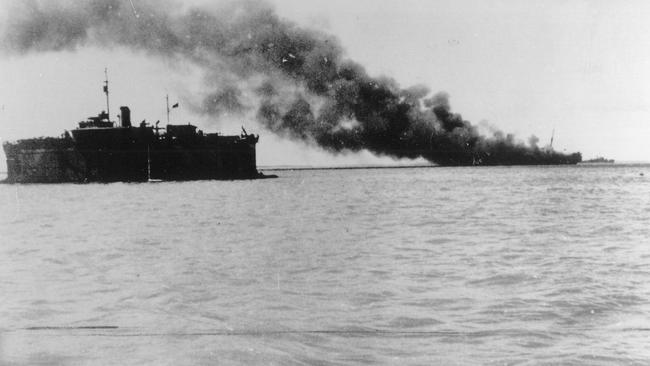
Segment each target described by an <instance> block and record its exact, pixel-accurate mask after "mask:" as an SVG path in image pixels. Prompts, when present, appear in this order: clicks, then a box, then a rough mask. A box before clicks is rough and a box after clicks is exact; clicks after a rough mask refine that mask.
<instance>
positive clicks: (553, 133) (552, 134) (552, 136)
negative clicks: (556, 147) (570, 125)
mask: <svg viewBox="0 0 650 366" xmlns="http://www.w3.org/2000/svg"><path fill="white" fill-rule="evenodd" d="M554 137H555V128H554V129H553V132H552V133H551V149H552V148H553V138H554Z"/></svg>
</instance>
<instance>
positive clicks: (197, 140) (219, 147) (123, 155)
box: [3, 128, 263, 183]
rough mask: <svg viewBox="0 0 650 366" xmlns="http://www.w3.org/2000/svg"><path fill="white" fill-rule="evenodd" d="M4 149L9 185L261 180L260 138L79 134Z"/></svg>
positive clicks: (141, 132)
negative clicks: (257, 149)
mask: <svg viewBox="0 0 650 366" xmlns="http://www.w3.org/2000/svg"><path fill="white" fill-rule="evenodd" d="M73 136H74V137H67V138H65V137H62V138H40V139H28V140H20V141H17V142H12V143H5V144H4V145H3V148H4V150H5V154H6V156H7V178H6V180H5V182H6V183H84V182H118V181H120V182H146V181H151V180H152V179H155V180H163V181H167V180H171V181H182V180H202V179H256V178H261V177H263V176H262V175H261V174H260V173H258V171H257V168H256V159H255V144H256V142H257V137H256V136H253V135H249V136H241V137H240V136H219V135H217V134H212V135H205V136H194V137H192V138H191V139H183V138H182V136H181V137H179V136H167V137H165V138H161V137H159V136H156V135H155V134H154V133H153V131H152V130H151V129H150V128H146V129H140V128H126V129H121V128H113V129H104V130H100V129H96V130H75V131H73Z"/></svg>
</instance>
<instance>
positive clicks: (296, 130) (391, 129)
mask: <svg viewBox="0 0 650 366" xmlns="http://www.w3.org/2000/svg"><path fill="white" fill-rule="evenodd" d="M8 14H11V16H10V17H9V18H8V19H7V20H6V21H5V22H4V29H3V30H2V33H1V42H2V47H3V48H4V49H5V50H6V51H9V52H13V53H17V54H23V53H29V52H44V51H60V50H74V49H77V48H81V47H84V46H86V45H99V46H102V47H116V46H117V47H127V48H130V49H134V50H141V51H145V52H146V53H147V54H148V55H151V56H155V57H165V58H171V59H180V60H186V61H190V62H192V63H193V64H196V65H198V66H200V67H201V68H202V70H204V72H205V78H206V85H218V86H217V87H214V88H213V90H212V91H211V92H210V93H208V94H207V95H206V96H205V98H204V100H203V102H202V103H201V112H203V113H205V114H208V115H212V116H215V117H216V116H220V115H222V114H225V113H240V114H241V113H248V114H252V115H255V116H256V118H257V120H258V121H259V122H261V123H262V124H263V125H264V126H265V127H266V128H267V129H269V130H270V131H273V132H275V133H278V134H281V135H284V136H287V137H290V138H295V139H301V140H303V141H307V142H315V143H317V144H318V145H320V146H321V147H323V148H325V149H327V150H329V151H332V152H339V151H342V150H352V151H359V150H363V149H366V150H369V151H372V152H374V153H376V154H379V155H388V156H392V157H397V158H418V157H424V158H426V159H428V160H430V161H432V162H435V163H438V164H442V165H471V164H484V165H494V164H508V165H509V164H551V163H575V162H577V161H579V160H580V154H579V153H576V154H572V155H564V154H560V153H556V152H554V151H552V150H550V149H540V148H538V147H537V139H536V138H531V139H530V146H526V145H524V144H523V143H517V142H515V140H514V138H513V137H512V136H511V135H505V136H504V135H503V133H500V132H497V133H495V134H494V136H491V137H484V136H482V135H480V134H479V132H478V129H477V128H476V127H475V126H473V125H472V124H471V123H469V122H468V121H465V120H464V119H463V118H462V116H461V115H459V114H456V113H453V112H452V110H451V107H450V103H449V97H448V96H447V95H446V94H444V93H438V94H436V95H433V96H432V97H428V95H429V89H428V88H426V87H423V86H415V87H411V88H406V89H402V88H400V87H399V85H398V84H397V83H396V82H395V81H394V80H392V79H389V78H374V77H370V76H369V75H368V74H367V73H366V71H365V69H364V68H363V67H362V66H361V65H359V64H358V63H355V62H353V61H350V60H346V59H345V58H344V55H343V51H342V49H341V46H340V45H339V42H338V40H337V39H336V38H334V37H332V36H330V35H327V34H325V33H322V32H319V31H315V30H310V29H303V28H300V27H298V26H296V25H295V24H293V23H290V22H287V21H285V20H283V19H281V18H279V17H278V16H277V15H276V14H275V12H274V9H273V8H272V7H271V6H270V5H269V4H267V3H265V2H262V1H254V0H245V1H232V2H221V3H218V4H217V5H211V6H204V7H193V8H188V9H186V8H184V7H183V6H181V5H180V4H178V3H175V2H173V1H171V0H162V1H161V0H155V1H154V0H138V1H136V2H131V1H126V0H75V1H72V0H67V1H57V2H56V4H54V2H52V1H45V0H27V1H25V0H23V1H21V2H14V3H13V4H12V7H11V10H10V11H9V12H8Z"/></svg>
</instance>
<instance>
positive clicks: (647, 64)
mask: <svg viewBox="0 0 650 366" xmlns="http://www.w3.org/2000/svg"><path fill="white" fill-rule="evenodd" d="M126 1H129V0H125V2H126ZM202 2H206V1H202V0H192V1H188V4H189V3H192V4H194V3H202ZM272 2H273V3H274V4H276V6H277V11H278V13H279V14H280V15H281V16H282V17H285V18H287V19H290V20H292V21H295V22H297V23H298V24H301V25H303V26H305V27H313V28H317V29H320V30H322V31H325V32H328V33H331V34H334V35H336V36H337V37H338V38H339V39H340V41H341V44H342V45H343V47H344V48H345V54H346V55H347V57H349V58H351V59H354V60H356V61H358V62H360V63H361V64H363V65H365V66H366V68H367V70H368V72H369V73H370V74H371V75H374V76H379V75H387V76H390V77H393V78H395V79H396V80H397V81H398V82H399V83H400V84H401V86H402V87H406V86H409V85H413V84H424V85H427V86H429V87H430V88H431V90H432V91H433V92H437V91H445V92H447V93H449V95H450V97H451V105H452V110H453V111H454V112H456V113H461V114H462V115H463V117H464V118H465V119H467V120H469V121H471V122H472V123H475V124H478V123H479V122H481V121H487V122H488V123H489V124H491V125H493V126H496V127H498V128H500V129H501V130H503V131H504V132H512V133H515V134H516V136H517V137H518V138H519V139H521V140H526V139H527V138H528V136H530V135H531V134H535V135H537V136H538V137H539V138H540V140H541V141H540V143H541V144H545V143H548V141H549V140H550V137H551V133H552V131H553V129H555V142H554V146H555V148H556V149H557V150H560V151H562V150H565V149H566V150H567V152H573V151H581V152H582V153H583V157H584V158H591V157H595V156H600V155H603V156H605V157H609V158H614V159H617V160H633V161H648V160H650V144H649V143H648V140H649V139H650V124H649V123H648V121H650V22H649V21H648V19H650V2H647V1H577V0H566V1H521V0H511V1H459V0H454V1H426V0H410V1H409V0H400V1H397V0H354V1H351V0H347V1H344V0H326V1H325V0H322V1H321V0H312V1H307V0H300V1H298V0H274V1H272ZM133 3H134V6H135V7H137V5H138V0H133ZM7 11H8V10H7V7H6V6H5V5H4V3H2V4H0V13H2V15H7ZM104 67H108V68H109V73H110V75H109V76H110V78H111V92H112V94H111V98H112V100H111V109H112V111H117V108H118V107H119V106H120V105H130V106H131V107H132V109H133V114H134V118H135V119H137V120H141V119H145V118H146V119H147V120H148V121H155V120H162V121H164V120H165V104H164V97H165V94H167V93H168V94H169V95H170V98H171V99H172V100H175V99H174V98H177V96H178V95H182V94H184V93H186V92H187V91H190V92H191V91H192V90H194V89H199V88H200V87H199V86H198V84H200V83H199V75H197V73H196V71H195V70H194V69H193V68H192V67H191V66H183V65H178V64H170V63H167V62H165V61H164V60H159V59H150V58H147V57H146V56H144V55H143V54H138V53H134V52H131V51H126V50H124V49H102V48H98V47H92V48H81V49H79V50H77V51H74V52H72V51H66V52H59V53H45V54H30V55H27V56H7V55H2V56H1V57H0V85H1V86H0V138H1V139H2V140H3V141H5V140H12V139H16V138H24V137H32V136H41V135H51V136H57V135H60V134H61V133H62V132H63V130H64V129H68V130H69V129H72V128H74V127H75V125H76V123H77V122H78V121H79V120H82V119H84V118H85V117H87V116H90V115H95V114H96V113H97V112H99V110H101V109H105V100H104V95H103V94H102V93H101V85H102V81H103V78H104V74H103V72H104ZM182 107H183V104H181V108H179V109H178V110H174V112H173V115H172V119H173V122H179V123H186V122H190V121H192V122H193V123H195V124H198V125H199V126H200V127H202V128H203V129H204V130H206V131H208V132H211V131H212V130H216V129H219V130H221V131H223V132H225V133H239V126H240V125H242V124H244V125H247V126H252V127H250V128H249V129H253V128H254V123H252V122H251V123H247V121H241V120H237V118H233V119H234V120H230V119H228V118H224V119H223V120H222V121H208V120H206V119H205V117H201V116H197V115H194V114H192V112H191V111H190V110H189V109H188V108H182ZM255 132H256V133H260V134H261V135H262V136H261V138H260V144H259V149H258V162H259V164H260V165H288V164H301V165H302V164H315V165H329V164H339V163H342V164H345V163H359V162H378V161H385V160H377V159H374V158H372V157H371V156H370V154H361V155H354V156H351V157H350V156H348V157H332V156H330V155H328V154H326V153H324V152H322V151H318V150H317V149H315V148H309V147H306V146H304V145H302V144H300V143H293V142H287V141H284V140H282V139H280V138H278V137H276V136H272V135H270V134H269V133H268V132H264V131H259V130H258V131H255ZM1 158H2V160H3V162H2V165H0V169H2V168H4V156H1Z"/></svg>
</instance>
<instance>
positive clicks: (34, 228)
mask: <svg viewBox="0 0 650 366" xmlns="http://www.w3.org/2000/svg"><path fill="white" fill-rule="evenodd" d="M641 173H643V174H644V175H641ZM278 174H279V175H280V178H279V179H275V180H262V181H244V182H219V181H209V182H189V183H158V184H121V183H118V184H106V185H102V184H87V185H0V200H1V205H2V207H1V209H0V364H2V365H102V364H111V365H208V364H210V365H255V364H262V365H359V364H372V365H432V364H439V365H472V364H486V365H538V364H563V365H565V364H575V365H599V364H600V365H613V364H617V365H636V364H638V365H647V364H650V225H649V223H650V166H643V165H637V166H620V165H613V166H593V167H587V166H578V167H523V168H522V167H517V168H505V167H500V168H499V167H498V168H429V169H377V170H372V169H369V170H327V171H326V170H323V171H282V172H278Z"/></svg>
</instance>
